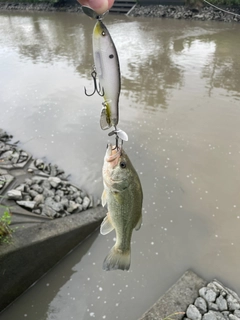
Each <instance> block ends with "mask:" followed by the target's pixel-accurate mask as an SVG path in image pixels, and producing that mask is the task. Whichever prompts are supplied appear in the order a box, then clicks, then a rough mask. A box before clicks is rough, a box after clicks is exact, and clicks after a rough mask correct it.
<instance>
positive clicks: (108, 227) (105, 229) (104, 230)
mask: <svg viewBox="0 0 240 320" xmlns="http://www.w3.org/2000/svg"><path fill="white" fill-rule="evenodd" d="M113 229H114V227H113V225H112V223H111V220H110V218H109V213H107V216H106V217H105V218H104V219H103V222H102V224H101V227H100V233H101V234H102V235H104V236H105V234H108V233H109V232H111V231H113Z"/></svg>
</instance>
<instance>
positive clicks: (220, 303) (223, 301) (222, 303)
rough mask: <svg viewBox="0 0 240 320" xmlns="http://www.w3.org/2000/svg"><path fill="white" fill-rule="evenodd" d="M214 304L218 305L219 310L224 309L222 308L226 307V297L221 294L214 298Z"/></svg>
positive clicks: (225, 308)
mask: <svg viewBox="0 0 240 320" xmlns="http://www.w3.org/2000/svg"><path fill="white" fill-rule="evenodd" d="M216 304H217V306H218V309H219V311H224V310H227V309H228V305H227V301H226V299H224V297H223V296H222V295H220V296H219V297H218V298H217V299H216Z"/></svg>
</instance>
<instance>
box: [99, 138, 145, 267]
mask: <svg viewBox="0 0 240 320" xmlns="http://www.w3.org/2000/svg"><path fill="white" fill-rule="evenodd" d="M102 172H103V184H104V191H103V194H102V205H103V206H105V205H106V204H107V207H108V213H107V216H106V217H105V218H104V220H103V222H102V224H101V228H100V232H101V234H103V235H105V234H108V233H109V232H111V231H112V230H113V229H115V232H116V243H115V245H114V246H113V247H112V249H111V250H110V252H109V254H108V255H107V256H106V258H105V260H104V262H103V269H104V270H116V269H121V270H128V269H129V267H130V263H131V237H132V231H133V229H134V228H135V230H139V229H140V227H141V224H142V201H143V193H142V186H141V182H140V180H139V177H138V174H137V172H136V170H135V169H134V167H133V165H132V163H131V161H130V159H129V158H128V156H127V154H126V153H125V151H124V150H123V149H122V147H119V148H118V149H117V148H115V149H114V148H113V147H112V145H111V144H109V145H108V147H107V151H106V154H105V157H104V165H103V170H102Z"/></svg>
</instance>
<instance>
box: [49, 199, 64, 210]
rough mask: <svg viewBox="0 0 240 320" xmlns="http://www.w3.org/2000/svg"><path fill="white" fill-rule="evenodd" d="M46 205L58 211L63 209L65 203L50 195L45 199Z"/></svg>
mask: <svg viewBox="0 0 240 320" xmlns="http://www.w3.org/2000/svg"><path fill="white" fill-rule="evenodd" d="M45 205H46V206H48V207H50V208H52V209H53V210H55V211H56V212H60V211H63V205H62V203H61V202H55V201H54V200H53V199H52V198H50V197H48V198H46V199H45Z"/></svg>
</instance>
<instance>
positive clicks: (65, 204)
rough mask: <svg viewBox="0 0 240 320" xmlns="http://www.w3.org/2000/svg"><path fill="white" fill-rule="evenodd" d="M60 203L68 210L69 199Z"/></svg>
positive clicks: (64, 199)
mask: <svg viewBox="0 0 240 320" xmlns="http://www.w3.org/2000/svg"><path fill="white" fill-rule="evenodd" d="M60 203H61V204H62V205H63V207H64V208H65V209H67V208H68V199H67V198H63V199H62V200H61V202H60Z"/></svg>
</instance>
